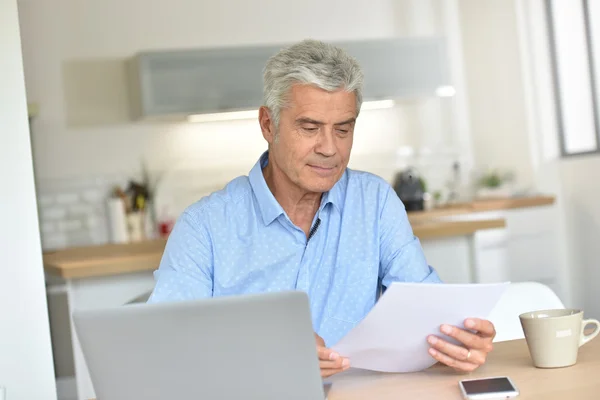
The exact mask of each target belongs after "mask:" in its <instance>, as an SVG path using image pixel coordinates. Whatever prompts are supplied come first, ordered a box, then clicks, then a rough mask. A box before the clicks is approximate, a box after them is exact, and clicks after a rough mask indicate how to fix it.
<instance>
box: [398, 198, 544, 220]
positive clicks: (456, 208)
mask: <svg viewBox="0 0 600 400" xmlns="http://www.w3.org/2000/svg"><path fill="white" fill-rule="evenodd" d="M554 202H555V197H554V196H542V195H539V196H531V197H513V198H497V199H481V200H475V201H472V202H469V203H456V204H452V205H449V206H443V207H439V208H434V209H432V210H427V211H413V212H410V213H409V218H410V221H411V223H415V222H419V221H429V220H432V219H436V218H443V217H448V216H452V215H460V214H472V213H479V212H486V211H499V210H512V209H517V208H529V207H543V206H549V205H552V204H554Z"/></svg>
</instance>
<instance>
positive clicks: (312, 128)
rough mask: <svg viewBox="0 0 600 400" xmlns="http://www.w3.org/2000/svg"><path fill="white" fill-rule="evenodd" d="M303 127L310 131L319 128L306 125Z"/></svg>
mask: <svg viewBox="0 0 600 400" xmlns="http://www.w3.org/2000/svg"><path fill="white" fill-rule="evenodd" d="M302 129H304V130H305V131H308V132H316V131H317V129H319V128H317V127H316V126H304V127H303V128H302Z"/></svg>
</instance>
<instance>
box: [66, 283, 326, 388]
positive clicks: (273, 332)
mask: <svg viewBox="0 0 600 400" xmlns="http://www.w3.org/2000/svg"><path fill="white" fill-rule="evenodd" d="M73 320H74V324H75V329H76V332H77V336H78V338H79V340H80V342H81V346H82V350H83V354H84V357H85V360H86V363H87V365H88V368H89V371H90V376H91V379H92V383H93V385H94V390H95V392H96V396H97V398H98V400H131V399H144V400H154V399H157V400H158V399H160V400H165V399H227V400H228V399H235V400H239V399H244V400H253V399H257V400H258V399H260V400H282V399H286V400H294V399H298V400H300V399H302V400H310V399H318V400H322V399H324V398H325V393H324V387H323V381H322V380H321V376H320V372H319V364H318V359H317V354H316V349H315V339H314V334H313V329H312V323H311V318H310V310H309V303H308V298H307V296H306V294H305V293H303V292H280V293H268V294H257V295H244V296H233V297H221V298H212V299H205V300H196V301H188V302H172V303H159V304H134V305H127V306H122V307H117V308H111V309H103V310H93V311H75V312H74V313H73Z"/></svg>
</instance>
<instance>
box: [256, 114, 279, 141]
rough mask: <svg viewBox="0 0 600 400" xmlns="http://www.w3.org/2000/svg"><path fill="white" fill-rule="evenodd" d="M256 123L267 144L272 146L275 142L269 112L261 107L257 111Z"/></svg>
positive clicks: (273, 128)
mask: <svg viewBox="0 0 600 400" xmlns="http://www.w3.org/2000/svg"><path fill="white" fill-rule="evenodd" d="M258 122H259V124H260V129H261V131H262V134H263V137H264V138H265V140H266V141H267V143H269V144H273V141H274V140H275V124H274V122H273V120H272V119H271V111H270V110H269V109H268V108H267V107H265V106H262V107H261V108H259V109H258Z"/></svg>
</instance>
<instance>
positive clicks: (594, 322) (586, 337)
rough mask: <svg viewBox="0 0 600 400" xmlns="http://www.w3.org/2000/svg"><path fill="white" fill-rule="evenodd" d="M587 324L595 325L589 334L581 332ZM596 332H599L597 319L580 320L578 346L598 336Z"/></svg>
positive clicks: (599, 325) (599, 327)
mask: <svg viewBox="0 0 600 400" xmlns="http://www.w3.org/2000/svg"><path fill="white" fill-rule="evenodd" d="M587 325H596V329H594V332H592V333H590V334H589V335H586V334H584V333H583V330H584V329H585V327H586V326H587ZM598 333H600V322H599V321H598V320H597V319H584V320H583V321H582V322H581V338H580V339H579V347H581V346H583V345H584V344H586V343H587V342H589V341H590V340H592V339H593V338H595V337H596V336H598Z"/></svg>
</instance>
